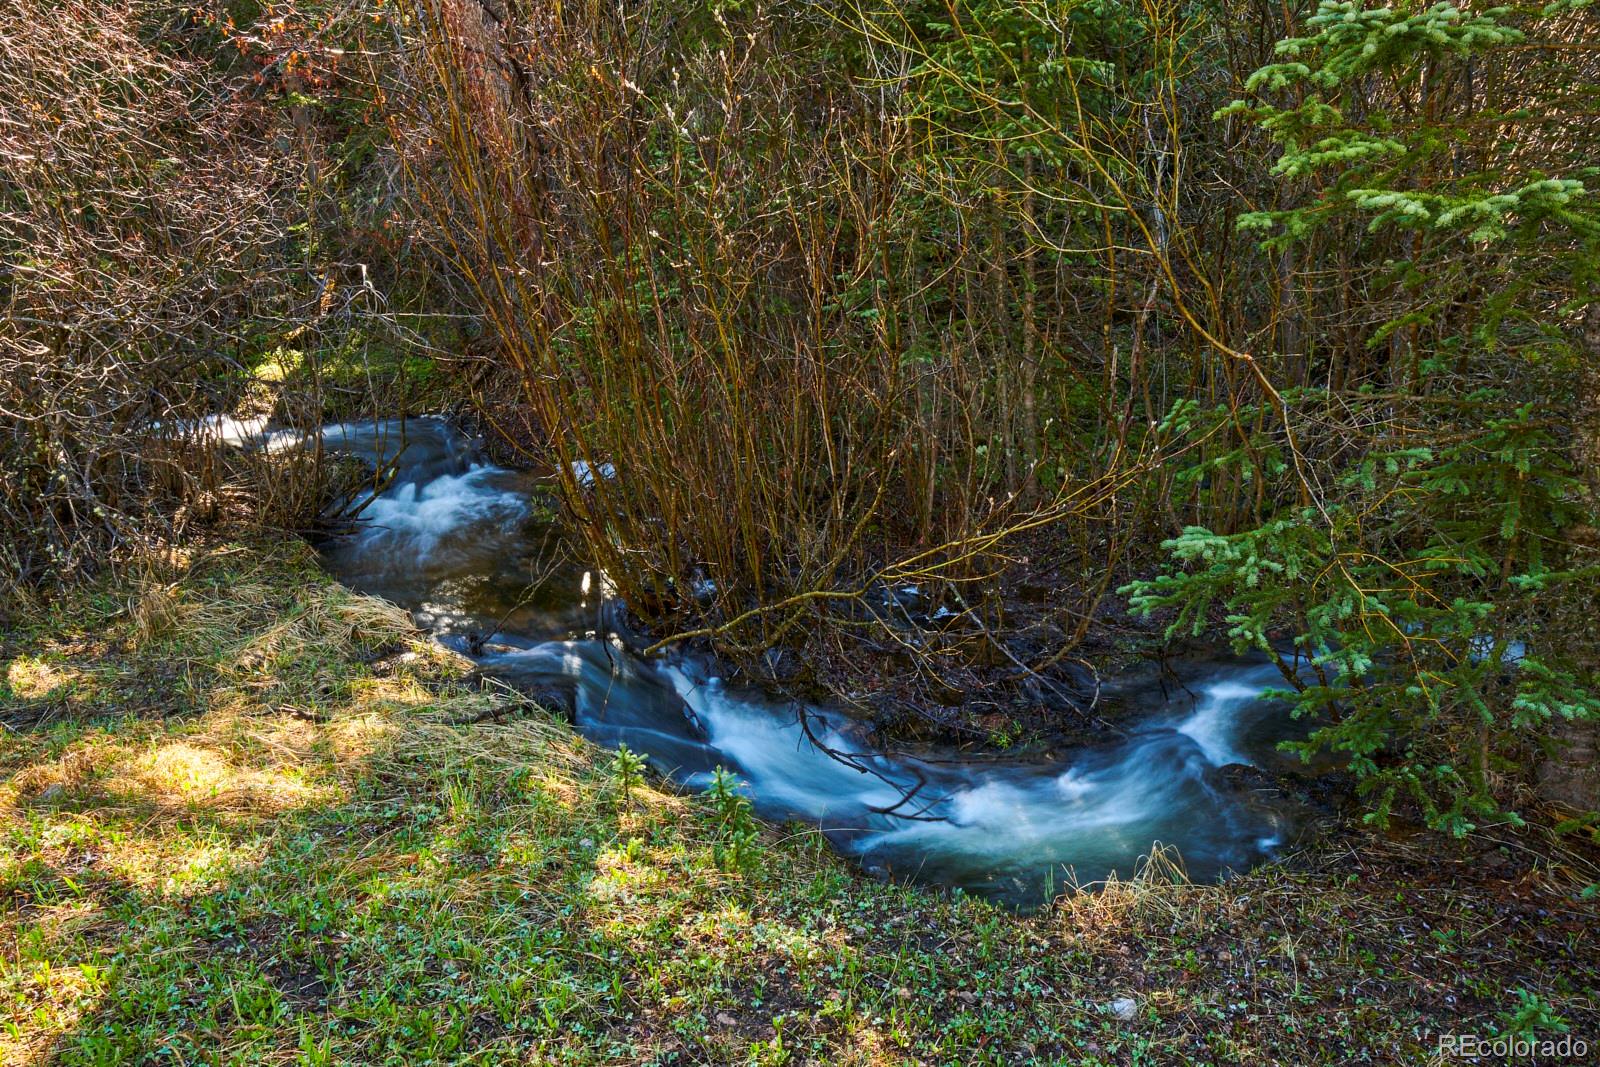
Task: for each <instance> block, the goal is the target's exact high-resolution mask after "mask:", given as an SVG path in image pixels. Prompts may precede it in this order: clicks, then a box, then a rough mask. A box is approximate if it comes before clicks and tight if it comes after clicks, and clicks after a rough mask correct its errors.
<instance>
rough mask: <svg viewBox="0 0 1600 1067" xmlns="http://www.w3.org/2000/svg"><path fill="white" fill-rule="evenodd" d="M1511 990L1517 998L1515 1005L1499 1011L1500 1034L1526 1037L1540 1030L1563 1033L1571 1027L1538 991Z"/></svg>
mask: <svg viewBox="0 0 1600 1067" xmlns="http://www.w3.org/2000/svg"><path fill="white" fill-rule="evenodd" d="M1513 992H1514V993H1515V994H1516V998H1517V1002H1516V1006H1515V1007H1514V1008H1512V1009H1511V1010H1510V1011H1503V1012H1500V1013H1499V1018H1500V1022H1501V1024H1502V1025H1501V1030H1500V1032H1501V1033H1502V1034H1504V1035H1507V1036H1513V1037H1527V1036H1530V1035H1532V1034H1537V1033H1541V1032H1543V1033H1550V1032H1554V1033H1558V1034H1564V1033H1566V1032H1567V1031H1568V1030H1570V1029H1571V1026H1569V1025H1568V1023H1567V1020H1566V1019H1565V1018H1563V1017H1562V1016H1561V1014H1560V1013H1559V1012H1557V1011H1556V1009H1555V1008H1554V1007H1553V1006H1552V1005H1551V1004H1550V1002H1549V1001H1548V1000H1546V999H1545V998H1544V997H1542V996H1540V995H1539V994H1538V993H1534V992H1532V991H1530V990H1527V989H1521V988H1519V989H1516V990H1514V991H1513Z"/></svg>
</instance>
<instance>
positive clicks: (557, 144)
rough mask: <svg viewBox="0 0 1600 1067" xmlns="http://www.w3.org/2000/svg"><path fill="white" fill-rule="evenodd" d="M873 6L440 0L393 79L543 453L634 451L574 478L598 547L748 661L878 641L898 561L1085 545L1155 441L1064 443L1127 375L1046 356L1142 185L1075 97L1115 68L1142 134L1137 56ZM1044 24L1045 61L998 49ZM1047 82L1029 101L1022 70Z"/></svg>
mask: <svg viewBox="0 0 1600 1067" xmlns="http://www.w3.org/2000/svg"><path fill="white" fill-rule="evenodd" d="M868 6H871V7H873V10H871V11H868V10H866V9H865V8H863V9H860V10H854V9H841V8H839V7H837V6H836V5H823V4H814V3H789V4H781V3H780V4H771V5H759V4H750V5H742V6H740V7H738V8H737V9H735V7H734V6H733V5H714V6H711V7H705V8H700V7H694V6H690V7H688V8H685V7H684V6H683V5H681V4H675V3H644V4H638V5H630V6H628V7H627V8H626V9H622V8H617V7H615V6H614V5H603V4H588V3H578V4H565V5H534V6H532V7H530V8H528V9H526V10H524V11H523V12H521V13H520V14H519V15H517V16H516V17H515V18H512V19H511V20H510V21H506V22H500V21H495V20H487V19H485V18H483V17H481V15H480V14H479V12H478V10H477V9H476V8H475V7H472V6H471V5H464V4H456V3H452V2H447V0H438V2H435V0H426V2H418V3H415V4H413V5H412V6H411V7H410V8H409V11H410V14H411V19H412V22H411V26H412V29H413V31H414V47H413V51H412V57H413V64H412V67H411V68H410V70H409V71H408V72H407V77H406V78H405V79H404V80H403V82H402V83H401V84H398V85H396V86H395V87H394V88H393V89H392V91H391V92H390V95H389V103H390V105H391V114H392V115H393V117H394V122H395V125H396V128H397V130H398V131H399V136H400V139H401V140H402V141H403V142H404V143H406V144H408V145H409V146H410V150H411V155H410V157H409V164H410V167H411V173H412V175H413V178H414V180H415V183H416V187H417V189H418V191H419V195H420V196H421V197H422V198H423V199H424V201H425V204H426V208H427V211H428V213H429V214H430V216H431V217H432V218H433V219H434V220H435V222H436V224H437V226H438V231H437V236H438V238H439V240H440V241H441V242H442V243H444V244H445V245H446V246H447V247H449V248H450V249H451V250H452V254H453V256H454V260H455V263H456V264H457V266H458V268H459V270H460V272H461V274H462V276H463V277H465V278H467V279H469V281H470V284H471V286H472V287H473V289H474V291H475V294H476V296H477V300H478V303H479V305H480V307H481V308H482V310H483V314H484V316H485V319H486V321H487V322H488V324H489V327H490V329H491V331H492V334H493V338H494V340H495V342H496V345H497V351H498V353H499V358H501V359H502V360H503V361H504V362H505V363H507V364H509V365H510V366H511V367H512V368H513V369H514V371H515V378H516V380H517V382H518V384H519V385H520V387H521V396H520V398H519V400H520V407H521V408H522V410H523V411H524V412H526V413H527V414H529V415H530V416H531V421H532V422H533V423H534V424H535V425H536V427H537V429H538V432H539V439H536V440H534V441H530V442H529V444H530V446H533V447H536V448H537V449H538V450H539V451H540V452H541V455H544V456H549V457H552V458H553V459H554V460H555V461H556V466H557V468H558V469H559V470H562V471H566V472H571V471H573V470H574V469H576V470H578V471H580V472H584V471H591V470H597V469H606V467H607V465H609V469H611V470H614V471H615V475H616V476H615V477H614V478H603V479H599V480H594V479H591V478H587V477H583V476H582V475H581V474H579V475H572V476H570V477H568V478H567V479H566V484H565V490H566V493H565V495H566V497H567V501H568V504H569V510H570V512H571V513H572V516H573V518H574V522H575V524H576V528H577V530H578V532H579V533H580V534H581V535H582V536H583V538H584V542H585V548H586V550H587V552H588V553H589V556H590V558H591V559H592V560H593V561H594V562H596V563H597V564H599V565H600V566H601V567H603V568H604V569H605V570H606V571H607V573H608V574H610V575H611V576H612V577H613V579H614V580H615V582H616V583H617V587H618V589H619V591H620V592H621V594H622V595H623V596H624V598H625V599H627V601H628V602H629V603H630V604H632V605H633V606H635V607H636V608H638V609H639V610H641V611H643V612H646V613H649V614H652V615H656V616H658V617H660V616H663V615H665V616H676V617H677V618H678V619H679V620H680V622H681V620H682V619H684V618H688V619H691V620H693V619H696V618H698V619H699V620H701V621H704V622H706V623H707V624H708V625H707V626H705V627H703V628H702V629H704V630H715V631H716V632H717V634H718V635H719V636H721V637H722V638H724V639H725V640H726V641H727V643H728V645H729V646H739V647H743V648H745V649H747V650H748V649H759V648H764V647H767V646H770V645H772V644H773V643H775V642H779V641H783V640H785V639H787V638H791V637H801V636H803V637H805V638H808V639H809V638H813V637H818V636H832V637H835V638H838V637H840V636H841V635H843V636H844V637H845V638H848V636H849V635H850V634H853V633H859V632H860V630H859V628H858V627H859V625H860V624H861V623H862V622H864V621H865V622H870V621H871V620H870V619H867V618H866V617H865V613H868V612H872V611H878V610H882V609H885V608H887V609H888V610H891V611H892V610H893V609H892V607H889V605H888V604H887V602H885V601H882V600H877V601H874V600H873V599H872V598H871V597H870V596H868V595H867V592H868V590H869V589H870V588H872V587H874V586H880V587H881V586H884V585H896V584H901V583H909V584H915V585H917V586H919V587H920V588H921V589H922V591H923V592H924V593H925V594H930V593H931V594H937V589H938V587H942V588H944V589H950V588H957V589H961V590H964V591H965V592H964V593H963V596H962V599H961V601H960V603H961V604H963V605H976V604H978V603H979V602H980V601H981V600H982V599H983V597H984V596H985V595H987V594H985V593H984V591H983V590H984V588H985V587H986V586H987V587H988V588H993V587H994V586H993V585H989V584H988V582H987V580H988V579H990V578H992V577H995V576H997V575H1000V574H1002V573H1004V572H1005V571H1006V570H1007V568H1008V567H1010V566H1011V564H1012V563H1013V562H1014V559H1015V557H1016V556H1018V555H1023V554H1026V553H1025V551H1024V550H1023V549H1020V548H1018V547H1017V546H1018V545H1019V544H1021V543H1023V542H1025V541H1026V540H1027V539H1028V538H1031V537H1035V536H1036V535H1038V534H1039V533H1040V531H1042V530H1044V529H1046V528H1050V529H1051V530H1052V538H1055V539H1059V538H1060V535H1062V534H1063V532H1065V533H1066V534H1067V535H1068V537H1069V538H1070V536H1071V535H1072V534H1073V532H1074V531H1076V532H1077V534H1078V535H1079V536H1080V539H1082V540H1083V541H1084V543H1085V544H1088V543H1089V542H1088V540H1087V538H1086V537H1085V536H1084V531H1085V530H1087V529H1088V522H1087V516H1088V515H1089V514H1090V513H1091V512H1092V511H1094V510H1095V509H1097V508H1102V507H1107V506H1109V505H1108V502H1109V501H1110V500H1111V499H1112V498H1113V497H1114V496H1115V494H1116V493H1118V492H1119V491H1120V490H1121V489H1122V488H1123V487H1125V485H1126V483H1127V481H1128V479H1129V476H1130V473H1131V472H1132V471H1133V470H1135V469H1137V468H1139V467H1140V465H1141V463H1145V462H1146V461H1147V460H1148V452H1146V454H1145V455H1143V456H1141V455H1140V449H1141V448H1142V447H1144V446H1143V445H1142V444H1141V442H1139V441H1112V442H1110V444H1109V445H1108V443H1107V441H1106V440H1104V439H1100V438H1096V437H1093V436H1087V435H1086V436H1083V437H1079V436H1077V435H1075V434H1068V433H1066V432H1063V431H1060V430H1057V431H1056V434H1055V436H1054V437H1053V438H1050V435H1049V434H1047V433H1046V432H1045V431H1046V429H1047V428H1048V424H1049V422H1050V418H1049V416H1050V414H1051V413H1050V412H1049V411H1047V410H1044V408H1043V405H1044V400H1042V399H1041V396H1043V397H1048V396H1049V391H1050V390H1053V389H1056V388H1059V387H1061V386H1063V385H1070V384H1071V383H1072V382H1073V380H1074V375H1075V376H1076V377H1077V378H1078V379H1079V380H1081V378H1082V377H1083V370H1092V371H1093V372H1094V373H1096V374H1099V373H1100V369H1099V368H1098V367H1093V368H1082V369H1080V370H1078V371H1075V372H1073V374H1061V375H1060V377H1059V378H1054V379H1052V378H1050V377H1047V376H1045V375H1043V374H1041V372H1040V368H1041V367H1056V366H1059V361H1060V360H1061V359H1062V355H1061V353H1063V352H1064V351H1066V350H1067V349H1068V347H1069V342H1070V341H1071V338H1070V337H1069V336H1068V332H1069V328H1070V326H1071V324H1072V323H1073V322H1074V320H1072V319H1070V318H1068V317H1067V316H1065V315H1062V314H1059V313H1058V312H1059V310H1060V309H1061V308H1064V307H1066V306H1069V305H1070V306H1087V305H1091V304H1095V303H1096V302H1097V301H1102V300H1103V295H1102V294H1104V293H1106V292H1116V293H1118V294H1119V297H1120V293H1121V292H1122V290H1117V289H1116V287H1115V286H1108V285H1106V284H1105V281H1104V277H1105V270H1106V269H1107V268H1106V267H1105V265H1104V257H1103V256H1101V255H1099V253H1097V252H1096V249H1099V250H1100V252H1102V253H1103V252H1104V250H1105V248H1106V247H1108V246H1109V247H1112V248H1116V247H1119V246H1121V245H1123V244H1125V243H1126V242H1127V241H1128V240H1129V239H1130V237H1129V235H1128V234H1125V233H1122V232H1120V231H1119V232H1117V233H1110V232H1108V231H1107V229H1106V226H1107V217H1108V215H1109V216H1114V217H1116V218H1119V219H1120V218H1124V217H1126V216H1127V215H1128V214H1129V212H1128V210H1127V204H1126V200H1127V199H1128V197H1129V195H1131V194H1129V192H1128V187H1131V186H1132V185H1134V184H1137V183H1138V181H1139V180H1140V176H1141V171H1140V168H1139V166H1138V164H1137V159H1136V156H1137V151H1136V150H1131V149H1125V148H1124V149H1118V151H1122V152H1123V158H1122V162H1121V163H1119V164H1118V172H1119V174H1120V182H1121V184H1120V185H1119V184H1118V183H1117V182H1116V181H1111V180H1108V176H1107V171H1106V168H1105V165H1104V164H1103V163H1102V162H1099V161H1097V160H1095V159H1091V158H1090V157H1089V156H1088V155H1087V154H1086V148H1085V135H1084V131H1085V130H1087V129H1090V128H1091V126H1092V127H1093V129H1094V131H1096V132H1095V133H1094V134H1093V136H1094V137H1095V138H1099V139H1100V140H1102V141H1105V142H1107V143H1109V142H1110V141H1112V140H1114V139H1115V136H1116V129H1115V128H1114V127H1110V126H1107V125H1106V124H1105V123H1103V122H1100V120H1099V119H1097V118H1095V117H1094V116H1092V115H1090V116H1086V115H1080V114H1073V115H1070V116H1069V115H1067V114H1066V111H1067V109H1068V108H1070V107H1075V106H1076V104H1074V101H1076V100H1077V99H1078V98H1079V97H1081V96H1083V95H1084V94H1086V93H1088V91H1089V88H1090V87H1091V86H1090V83H1091V82H1093V86H1092V87H1093V88H1094V97H1095V100H1096V101H1099V102H1100V103H1097V105H1096V106H1097V107H1100V106H1101V104H1104V106H1103V108H1102V110H1103V111H1104V112H1105V113H1107V114H1112V113H1119V114H1121V116H1122V118H1121V119H1119V121H1123V122H1125V123H1126V124H1127V125H1128V126H1129V128H1130V129H1131V130H1133V131H1134V132H1135V133H1136V134H1137V138H1138V139H1137V140H1136V143H1137V144H1142V143H1143V138H1144V134H1143V132H1142V127H1141V126H1140V125H1139V123H1138V121H1137V120H1129V119H1127V113H1128V110H1129V109H1128V108H1126V107H1122V108H1121V111H1120V112H1118V108H1117V107H1115V106H1112V105H1111V104H1105V103H1104V101H1105V99H1106V98H1107V97H1108V95H1109V94H1110V93H1111V90H1114V89H1117V88H1118V87H1119V86H1120V85H1121V83H1120V82H1119V81H1117V80H1116V79H1117V78H1118V77H1119V76H1118V75H1117V73H1116V71H1115V68H1114V65H1107V64H1103V63H1102V64H1092V63H1084V64H1065V63H1062V62H1055V63H1054V64H1053V65H1052V63H1051V62H1049V57H1050V55H1051V54H1055V55H1056V56H1058V57H1059V56H1061V55H1062V54H1064V53H1065V52H1066V51H1068V50H1069V48H1070V47H1071V40H1072V35H1073V34H1074V33H1081V26H1078V27H1075V26H1073V25H1067V24H1065V23H1061V24H1058V23H1055V22H1053V21H1052V20H1051V18H1050V17H1049V16H1050V13H1051V10H1054V9H1056V8H1063V7H1065V6H1072V7H1073V8H1074V9H1075V10H1078V14H1079V15H1080V16H1081V17H1082V19H1088V18H1089V15H1088V12H1089V10H1090V6H1091V5H1087V4H1074V5H1061V4H1043V3H1029V4H1025V5H1020V6H1018V5H1011V7H1010V9H1007V10H1002V8H1005V5H996V4H992V3H985V4H977V5H968V8H969V10H968V11H967V14H966V16H965V17H966V21H965V22H963V24H962V26H961V27H952V26H951V25H949V24H945V23H938V22H936V21H933V20H931V16H928V15H926V14H925V13H923V14H918V13H916V12H912V13H911V14H910V15H909V16H906V15H905V13H904V12H902V11H901V10H900V9H899V8H896V7H895V6H893V5H883V6H882V8H883V9H882V10H877V6H874V5H868ZM913 7H915V5H913ZM980 9H981V10H980ZM1047 9H1049V10H1047ZM908 10H909V9H908ZM1018 13H1020V14H1018ZM1111 17H1112V16H1109V15H1108V16H1107V18H1108V19H1110V18H1111ZM1115 18H1116V19H1117V20H1119V21H1126V16H1124V15H1122V14H1116V15H1115ZM984 41H989V42H991V43H994V42H999V43H1000V44H1003V45H1004V46H1005V47H1004V48H989V47H987V46H983V42H984ZM975 42H976V43H975ZM1108 47H1109V46H1108ZM1026 49H1035V50H1036V53H1037V54H1038V55H1039V57H1040V62H1039V63H1037V64H1032V65H1030V66H1027V67H1023V66H1019V65H1018V64H1016V63H1014V62H1012V63H1010V66H1009V67H1006V66H1004V65H1002V66H1000V67H995V66H994V62H993V61H995V60H996V59H997V57H1005V56H1010V55H1011V54H1012V53H1013V52H1019V51H1020V50H1026ZM1052 50H1053V52H1052ZM1108 79H1109V81H1108ZM1021 83H1026V89H1027V91H1026V92H1025V93H1023V94H1022V99H1021V102H1020V103H1019V104H1018V105H1017V107H1018V108H1021V109H1022V110H1023V111H1025V112H1027V113H1029V114H1030V115H1032V116H1033V117H1032V118H1031V119H1029V121H1027V122H1025V123H1023V124H1022V125H1020V126H1019V125H1017V124H1016V123H1014V122H1010V120H1008V119H1007V117H1006V114H1004V112H1006V110H1007V108H1008V107H1010V105H1005V104H1001V103H997V102H996V97H995V94H996V93H1001V94H1006V95H1010V94H1012V90H1013V88H1016V86H1017V85H1018V84H1021ZM1130 84H1131V83H1130ZM1019 91H1020V90H1019ZM958 96H959V97H960V98H961V99H965V100H968V101H970V102H971V106H970V107H966V108H963V107H962V106H960V105H959V102H958V101H957V100H956V99H955V98H956V97H958ZM1013 110H1015V109H1013ZM963 115H965V118H963V117H962V116H963ZM961 122H965V123H966V125H964V126H959V124H960V123H961ZM1097 123H1098V124H1097ZM958 126H959V128H957V127H958ZM1069 126H1070V128H1071V131H1072V135H1071V136H1067V135H1066V133H1065V132H1064V131H1066V130H1067V128H1068V127H1069ZM1046 144H1047V145H1048V146H1049V148H1050V154H1048V155H1046V154H1044V153H1043V152H1042V151H1035V149H1036V148H1037V147H1038V146H1040V145H1046ZM941 146H943V147H942V148H941ZM1107 158H1108V159H1109V158H1110V156H1109V155H1108V156H1107ZM972 159H977V160H978V162H976V163H972V164H971V165H969V163H968V162H967V161H968V160H972ZM1036 188H1037V189H1042V190H1043V191H1042V192H1039V193H1038V195H1035V194H1034V193H1033V192H1031V191H1030V190H1033V189H1036ZM1119 194H1120V195H1121V196H1122V199H1121V200H1117V201H1116V207H1115V210H1113V209H1112V208H1111V207H1109V206H1105V205H1102V206H1101V207H1096V206H1095V205H1096V204H1097V203H1099V202H1100V201H1103V200H1104V201H1107V203H1109V202H1110V201H1111V200H1115V199H1116V197H1117V196H1118V195H1119ZM1118 212H1121V214H1118ZM1041 234H1042V235H1045V237H1048V239H1049V242H1059V243H1060V244H1061V245H1062V246H1063V247H1056V245H1055V244H1052V243H1049V242H1046V241H1045V240H1044V238H1041V236H1040V235H1041ZM1080 239H1081V240H1080ZM1080 243H1081V244H1082V245H1083V247H1084V249H1086V250H1076V249H1077V246H1079V245H1080ZM1144 288H1146V286H1145V285H1144V283H1143V282H1142V281H1141V282H1140V284H1139V285H1137V286H1135V285H1132V284H1129V285H1128V286H1127V290H1126V291H1128V292H1142V291H1143V290H1144ZM1041 294H1052V295H1048V296H1046V295H1041ZM1046 301H1050V303H1046ZM1111 315H1112V309H1111V308H1109V307H1108V308H1107V309H1106V311H1105V312H1104V315H1103V316H1098V317H1094V318H1091V319H1089V320H1088V322H1087V325H1086V326H1085V332H1086V333H1087V334H1088V335H1089V336H1090V338H1091V343H1093V344H1096V345H1098V344H1099V343H1100V336H1101V334H1102V333H1103V332H1104V331H1103V329H1102V322H1103V321H1108V320H1109V318H1110V317H1111ZM1047 326H1048V329H1047V328H1046V327H1047ZM1047 334H1048V335H1047ZM1106 365H1107V366H1109V371H1108V372H1107V377H1108V378H1109V379H1110V380H1111V381H1112V383H1113V384H1115V383H1116V381H1117V379H1118V377H1119V374H1121V373H1123V372H1119V370H1118V363H1117V360H1116V358H1115V357H1112V358H1110V359H1109V360H1108V361H1107V363H1106ZM1127 365H1128V364H1127V363H1126V361H1124V362H1123V363H1122V364H1121V366H1122V367H1124V368H1126V367H1127ZM1106 407H1107V408H1108V409H1116V408H1120V407H1121V404H1120V402H1112V401H1109V400H1108V401H1106ZM1047 438H1050V439H1048V440H1047ZM1051 449H1053V451H1052V452H1051V453H1050V454H1049V455H1048V456H1047V455H1046V452H1047V450H1051ZM1102 544H1103V542H1102ZM1099 562H1101V563H1104V562H1105V559H1104V553H1103V549H1102V554H1101V556H1100V557H1099ZM691 590H699V591H701V593H703V594H705V595H706V596H707V597H708V598H709V601H710V602H709V603H705V602H703V601H697V600H696V598H695V597H694V596H692V595H691V592H690V591H691ZM735 624H736V625H735ZM691 632H694V631H693V629H692V627H691ZM880 638H881V634H880ZM730 650H732V649H731V648H730Z"/></svg>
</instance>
